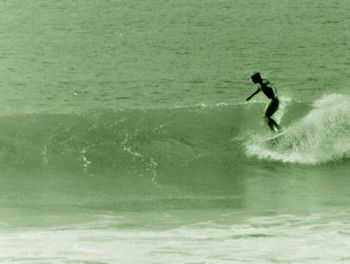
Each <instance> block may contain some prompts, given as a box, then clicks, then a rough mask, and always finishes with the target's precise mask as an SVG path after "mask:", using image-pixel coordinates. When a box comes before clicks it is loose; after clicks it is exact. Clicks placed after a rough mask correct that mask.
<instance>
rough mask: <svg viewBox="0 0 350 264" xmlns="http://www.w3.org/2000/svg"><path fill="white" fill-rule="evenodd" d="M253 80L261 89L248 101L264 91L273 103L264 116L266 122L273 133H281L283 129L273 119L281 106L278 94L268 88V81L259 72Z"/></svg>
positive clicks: (253, 76)
mask: <svg viewBox="0 0 350 264" xmlns="http://www.w3.org/2000/svg"><path fill="white" fill-rule="evenodd" d="M251 78H252V81H253V83H256V84H259V88H258V89H257V90H256V91H255V92H254V93H253V94H252V95H250V96H249V97H248V98H247V99H246V101H249V100H250V99H251V98H252V97H253V96H254V95H256V94H258V93H259V92H260V91H262V92H263V93H264V94H265V95H266V96H267V98H269V99H270V100H271V102H270V103H269V105H268V106H267V108H266V111H265V114H264V118H265V121H266V123H267V125H268V126H269V128H270V129H271V130H272V131H274V132H275V131H276V130H277V131H279V130H280V129H281V127H280V126H279V125H278V124H277V122H276V121H275V120H274V119H273V118H272V115H273V114H274V113H275V112H276V111H277V110H278V106H279V100H278V97H277V93H276V92H275V91H274V89H273V88H272V87H270V86H268V85H269V81H268V80H266V79H263V78H261V75H260V73H259V72H256V73H254V74H253V75H252V76H251Z"/></svg>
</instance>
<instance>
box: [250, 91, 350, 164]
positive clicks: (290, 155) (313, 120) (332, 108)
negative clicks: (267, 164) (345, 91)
mask: <svg viewBox="0 0 350 264" xmlns="http://www.w3.org/2000/svg"><path fill="white" fill-rule="evenodd" d="M349 116H350V97H349V96H345V95H338V94H333V95H326V96H323V97H322V98H320V99H319V100H317V101H315V102H314V104H313V106H312V109H311V110H310V111H309V112H308V113H307V114H306V115H305V116H304V117H302V118H301V119H298V120H296V121H295V122H293V123H292V124H291V125H289V126H288V127H287V128H286V129H285V131H284V132H283V135H282V136H280V137H279V138H276V139H274V140H264V137H263V136H262V135H256V136H255V137H254V138H253V139H252V141H250V142H249V143H248V144H247V153H248V154H249V155H253V156H257V157H259V158H260V159H270V160H279V161H284V162H291V163H302V164H320V163H326V162H330V161H336V160H340V159H344V158H348V157H349V156H350V118H349Z"/></svg>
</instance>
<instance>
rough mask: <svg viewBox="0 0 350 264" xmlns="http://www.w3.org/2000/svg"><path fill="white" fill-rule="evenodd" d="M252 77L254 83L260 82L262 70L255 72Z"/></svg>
mask: <svg viewBox="0 0 350 264" xmlns="http://www.w3.org/2000/svg"><path fill="white" fill-rule="evenodd" d="M251 78H252V81H253V83H258V82H260V81H261V80H262V78H261V75H260V72H256V73H254V74H253V75H252V76H251Z"/></svg>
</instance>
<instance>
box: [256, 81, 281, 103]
mask: <svg viewBox="0 0 350 264" xmlns="http://www.w3.org/2000/svg"><path fill="white" fill-rule="evenodd" d="M268 84H269V81H268V80H266V79H263V81H262V82H261V83H259V85H260V90H261V91H262V92H263V93H264V94H265V95H266V96H267V98H269V99H274V98H276V97H277V95H276V93H275V91H274V89H273V88H272V87H270V86H268Z"/></svg>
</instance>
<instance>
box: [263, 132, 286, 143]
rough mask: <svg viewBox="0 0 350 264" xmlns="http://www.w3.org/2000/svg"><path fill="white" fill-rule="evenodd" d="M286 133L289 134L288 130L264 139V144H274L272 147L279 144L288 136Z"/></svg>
mask: <svg viewBox="0 0 350 264" xmlns="http://www.w3.org/2000/svg"><path fill="white" fill-rule="evenodd" d="M286 132H287V131H286V130H283V131H281V132H277V133H275V134H274V135H271V136H269V137H267V138H265V139H263V140H262V142H263V143H267V144H272V145H274V144H277V143H278V141H280V140H281V139H282V138H283V136H284V135H285V134H286Z"/></svg>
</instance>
